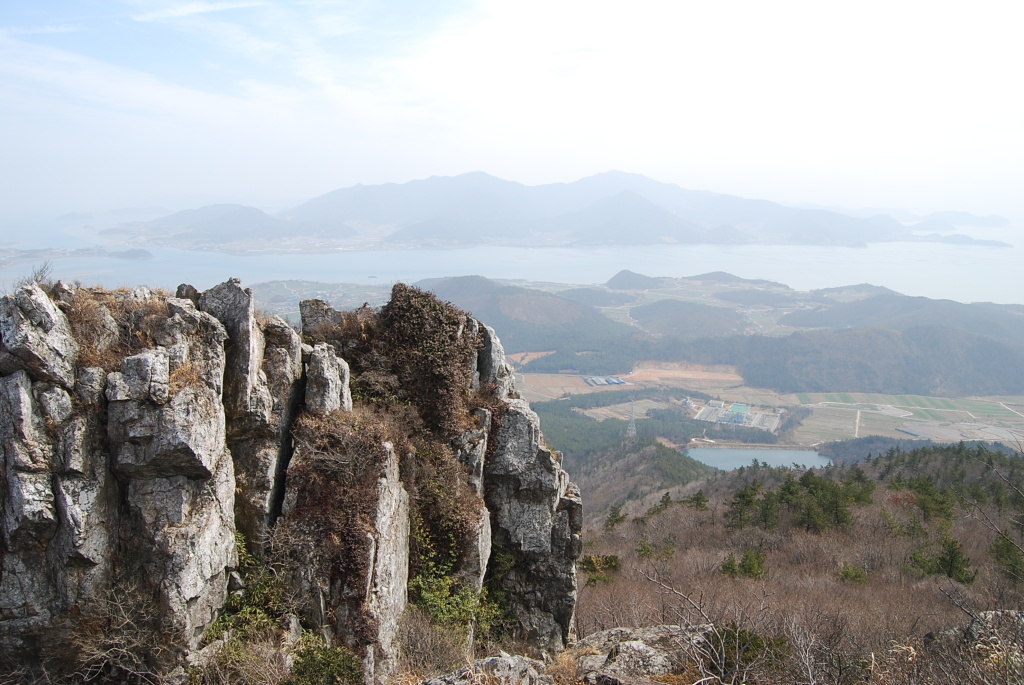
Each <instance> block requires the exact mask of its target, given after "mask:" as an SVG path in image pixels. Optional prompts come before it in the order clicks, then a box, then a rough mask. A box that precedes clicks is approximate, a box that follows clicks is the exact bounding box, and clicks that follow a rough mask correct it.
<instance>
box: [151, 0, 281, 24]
mask: <svg viewBox="0 0 1024 685" xmlns="http://www.w3.org/2000/svg"><path fill="white" fill-rule="evenodd" d="M268 4H269V3H268V2H265V1H264V0H243V1H241V2H186V3H183V4H173V5H171V6H169V7H165V8H163V9H159V10H153V11H151V12H144V13H142V14H134V15H132V19H134V20H135V21H162V20H164V19H179V18H181V17H190V16H193V15H196V14H208V13H210V12H222V11H224V10H235V9H246V8H249V7H266V6H267V5H268Z"/></svg>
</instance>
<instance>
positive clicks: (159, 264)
mask: <svg viewBox="0 0 1024 685" xmlns="http://www.w3.org/2000/svg"><path fill="white" fill-rule="evenodd" d="M146 249H147V250H148V251H149V252H150V253H151V254H152V255H153V258H152V259H147V260H139V261H135V260H124V259H113V258H110V257H105V256H100V255H90V256H72V257H65V258H58V259H54V260H52V263H53V272H52V273H53V276H54V277H55V278H62V279H65V280H69V281H70V280H78V281H81V282H82V283H85V284H87V285H94V284H95V285H103V286H106V287H117V286H121V285H142V284H145V285H149V286H151V287H163V288H172V289H173V288H174V287H175V286H177V285H178V284H179V283H191V284H192V285H194V286H196V287H197V288H200V289H204V288H208V287H210V286H212V285H215V284H216V283H219V282H222V281H224V280H225V279H227V278H228V277H232V276H235V277H238V278H241V279H242V281H243V282H244V283H246V284H253V283H259V282H263V281H271V280H288V279H301V280H309V281H320V282H323V283H356V284H370V283H388V282H395V281H404V282H409V283H413V282H415V281H418V280H420V279H423V278H439V277H446V276H466V275H480V276H486V277H488V278H496V279H521V280H526V281H547V282H555V283H574V284H593V283H604V282H605V281H607V280H608V279H609V278H611V277H612V276H614V275H615V274H616V273H618V272H619V271H620V270H622V269H629V270H631V271H635V272H637V273H642V274H646V275H649V276H672V277H680V276H694V275H698V274H702V273H706V272H710V271H726V272H728V273H731V274H733V275H736V276H740V277H743V278H757V279H767V280H771V281H777V282H779V283H783V284H785V285H788V286H790V287H792V288H795V289H797V290H812V289H817V288H829V287H837V286H844V285H855V284H860V283H870V284H872V285H878V286H884V287H887V288H890V289H892V290H895V291H896V292H899V293H902V294H904V295H919V296H925V297H931V298H944V299H951V300H957V301H960V302H998V303H1003V304H1013V303H1020V302H1022V300H1021V297H1022V296H1021V293H1024V269H1022V268H1021V265H1022V264H1024V247H1016V246H1015V247H986V246H970V245H968V246H963V245H947V244H941V243H876V244H872V245H869V246H867V247H863V248H850V247H812V246H797V245H737V246H727V245H647V246H637V247H621V246H620V247H597V248H586V249H582V248H579V249H574V248H561V247H560V248H554V247H549V248H526V247H468V248H461V249H447V250H370V251H344V252H329V253H314V254H310V253H287V254H272V253H266V252H256V253H250V254H244V255H243V254H227V253H222V252H212V251H210V252H204V251H186V250H175V249H168V248H151V247H149V248H146ZM33 266H35V264H33V263H31V262H21V263H18V264H14V265H12V266H9V267H6V268H2V269H0V287H2V288H4V289H6V288H9V287H10V285H11V284H12V283H13V282H14V281H15V280H17V279H18V278H20V277H22V276H24V275H26V274H28V273H30V272H31V270H32V268H33Z"/></svg>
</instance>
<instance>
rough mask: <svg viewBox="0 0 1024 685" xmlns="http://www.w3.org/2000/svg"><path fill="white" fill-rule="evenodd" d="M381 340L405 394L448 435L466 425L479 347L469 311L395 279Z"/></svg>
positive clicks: (385, 309)
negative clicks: (471, 325) (472, 329)
mask: <svg viewBox="0 0 1024 685" xmlns="http://www.w3.org/2000/svg"><path fill="white" fill-rule="evenodd" d="M380 316H381V324H382V329H383V330H382V332H381V341H382V343H383V345H384V348H385V349H386V350H387V353H388V354H389V355H390V356H391V358H392V359H393V364H392V366H393V370H394V372H395V374H396V375H397V376H398V379H399V381H400V383H401V386H402V389H403V391H404V393H405V395H406V396H407V397H408V398H409V400H411V401H412V403H413V404H415V405H416V407H417V408H418V409H419V412H420V416H422V417H423V421H424V423H425V424H426V425H427V427H428V428H429V429H431V430H432V431H436V432H437V433H438V434H439V435H441V436H444V437H446V438H449V439H450V438H454V437H455V436H456V435H458V434H459V433H461V432H462V431H463V430H465V429H466V428H467V427H468V426H469V425H470V422H469V412H468V406H467V400H468V399H469V391H470V386H471V385H472V380H473V378H472V364H471V363H472V360H473V357H474V356H475V355H476V352H477V350H478V349H479V348H480V344H481V341H480V337H479V335H473V334H471V333H470V330H469V325H470V320H469V315H468V314H466V313H465V312H464V311H462V310H461V309H458V308H457V307H455V306H454V305H452V304H451V303H449V302H442V301H441V300H439V299H437V297H435V296H434V295H433V294H432V293H429V292H426V291H423V290H420V289H419V288H414V287H412V286H408V285H405V284H403V283H396V284H395V286H394V287H393V288H392V290H391V299H390V300H389V301H388V303H387V304H386V305H384V307H383V308H382V309H381V313H380Z"/></svg>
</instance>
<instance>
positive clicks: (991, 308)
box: [780, 291, 1024, 346]
mask: <svg viewBox="0 0 1024 685" xmlns="http://www.w3.org/2000/svg"><path fill="white" fill-rule="evenodd" d="M818 292H820V291H818ZM780 322H781V323H783V324H785V325H787V326H793V327H798V328H825V329H844V328H860V327H875V328H888V329H893V330H909V329H912V328H920V327H922V326H942V327H946V328H952V329H955V330H959V331H964V332H967V333H971V334H973V335H979V336H984V337H987V338H993V339H995V340H999V341H1001V342H1004V343H1006V344H1008V345H1013V346H1024V306H1021V305H1001V304H992V303H988V302H984V303H974V304H963V303H960V302H954V301H952V300H932V299H929V298H927V297H910V296H907V295H899V294H896V293H893V292H885V293H881V294H879V295H876V296H875V297H869V298H867V299H863V300H858V301H855V302H836V303H832V304H829V305H826V306H823V307H819V308H817V309H812V310H803V311H795V312H791V313H789V314H786V315H785V316H783V317H782V318H781V319H780Z"/></svg>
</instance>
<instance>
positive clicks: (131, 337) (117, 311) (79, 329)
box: [63, 288, 170, 371]
mask: <svg viewBox="0 0 1024 685" xmlns="http://www.w3.org/2000/svg"><path fill="white" fill-rule="evenodd" d="M63 308H64V312H65V314H66V315H67V317H68V321H69V322H70V324H71V330H72V333H73V334H74V336H75V340H76V341H78V344H79V364H80V365H82V366H98V367H101V368H103V369H104V370H106V371H114V370H116V369H117V368H118V367H119V366H120V364H121V360H122V359H124V358H125V357H127V356H130V355H132V354H135V353H136V352H139V351H141V350H144V349H149V348H152V347H155V346H156V338H157V336H158V335H159V334H160V332H161V331H162V330H163V327H164V326H165V325H166V322H167V319H168V318H169V315H170V311H169V309H168V306H167V301H166V294H160V291H151V296H150V297H149V298H147V299H138V298H136V297H134V296H133V294H132V292H131V291H126V290H116V291H109V290H104V289H101V288H78V289H77V290H75V292H74V296H73V299H72V301H71V302H70V304H65V305H64V307H63Z"/></svg>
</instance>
